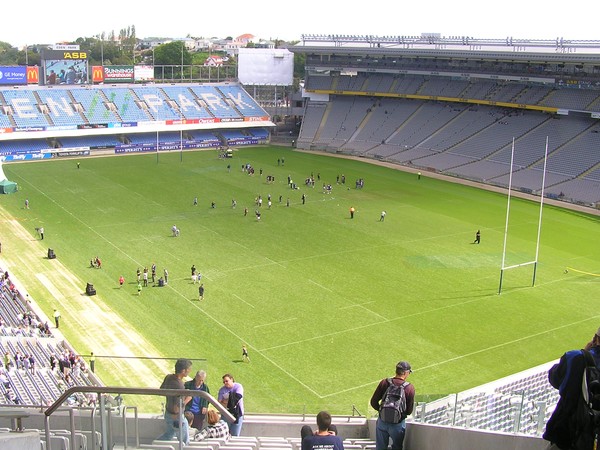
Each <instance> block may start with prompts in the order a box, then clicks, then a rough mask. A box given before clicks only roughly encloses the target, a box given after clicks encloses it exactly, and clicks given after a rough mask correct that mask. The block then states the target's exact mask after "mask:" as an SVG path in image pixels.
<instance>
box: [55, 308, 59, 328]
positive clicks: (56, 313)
mask: <svg viewBox="0 0 600 450" xmlns="http://www.w3.org/2000/svg"><path fill="white" fill-rule="evenodd" d="M54 324H55V325H56V328H58V327H59V326H60V312H59V311H58V310H57V309H55V310H54Z"/></svg>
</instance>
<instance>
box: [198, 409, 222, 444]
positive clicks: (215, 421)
mask: <svg viewBox="0 0 600 450" xmlns="http://www.w3.org/2000/svg"><path fill="white" fill-rule="evenodd" d="M206 421H207V422H208V426H207V427H206V428H205V429H203V430H202V431H200V432H199V433H197V434H196V435H195V436H194V441H201V440H203V439H206V438H220V439H225V440H228V439H229V438H230V437H231V435H230V434H229V426H228V425H227V423H226V422H225V421H223V420H221V415H220V414H219V412H218V411H215V410H214V409H211V410H209V411H208V412H207V413H206Z"/></svg>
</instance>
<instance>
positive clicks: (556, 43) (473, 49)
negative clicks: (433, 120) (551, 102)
mask: <svg viewBox="0 0 600 450" xmlns="http://www.w3.org/2000/svg"><path fill="white" fill-rule="evenodd" d="M289 50H290V51H292V52H294V53H312V54H316V55H319V54H320V55H328V54H347V55H354V56H361V55H362V56H366V55H369V56H370V57H384V56H386V57H394V56H398V57H399V56H424V57H430V58H436V57H439V58H467V59H469V58H481V59H500V60H511V61H519V60H521V61H522V60H526V61H540V62H545V61H554V62H585V63H597V64H599V65H600V41H575V40H564V39H562V38H557V39H555V40H535V39H513V38H511V37H508V38H506V39H474V38H472V37H467V36H458V37H440V36H438V35H436V34H430V35H422V36H355V35H302V40H301V41H300V42H299V43H298V44H297V45H295V46H293V47H290V48H289Z"/></svg>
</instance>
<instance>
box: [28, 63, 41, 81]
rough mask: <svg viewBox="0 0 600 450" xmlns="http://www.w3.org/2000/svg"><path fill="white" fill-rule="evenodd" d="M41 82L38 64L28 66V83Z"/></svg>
mask: <svg viewBox="0 0 600 450" xmlns="http://www.w3.org/2000/svg"><path fill="white" fill-rule="evenodd" d="M39 83H40V68H39V67H37V66H27V84H39Z"/></svg>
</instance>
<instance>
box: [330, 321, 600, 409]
mask: <svg viewBox="0 0 600 450" xmlns="http://www.w3.org/2000/svg"><path fill="white" fill-rule="evenodd" d="M598 317H600V315H596V316H594V317H588V318H586V319H582V320H578V321H577V322H571V323H569V324H566V325H562V326H560V327H556V328H553V329H550V330H544V331H542V332H539V333H534V334H530V335H529V336H524V337H522V338H519V339H514V340H512V341H507V342H503V343H501V344H497V345H492V346H490V347H486V348H482V349H479V350H476V351H474V352H470V353H465V354H464V355H460V356H456V357H454V358H450V359H446V360H444V361H438V362H436V363H435V364H429V365H427V366H423V367H421V368H419V369H415V370H414V371H413V372H415V371H420V370H427V369H432V368H438V367H439V366H441V365H443V364H448V363H451V362H455V361H458V360H460V359H464V358H468V357H470V356H473V355H478V354H480V353H485V352H489V351H490V350H496V349H498V348H501V347H506V346H507V345H513V344H517V343H519V342H523V341H526V340H528V339H533V338H536V337H538V336H543V335H545V334H549V333H553V332H555V331H557V330H560V329H563V328H568V327H572V326H574V325H578V326H579V325H581V324H582V323H584V322H588V321H590V320H595V319H597V318H598ZM380 381H381V379H378V380H375V381H371V382H369V383H364V384H361V385H360V386H352V387H351V388H348V389H342V390H341V391H337V392H332V393H330V394H326V395H323V398H327V397H331V396H334V395H338V394H343V393H345V392H350V391H353V390H355V389H361V388H364V387H367V386H375V385H376V384H377V383H379V382H380Z"/></svg>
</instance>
